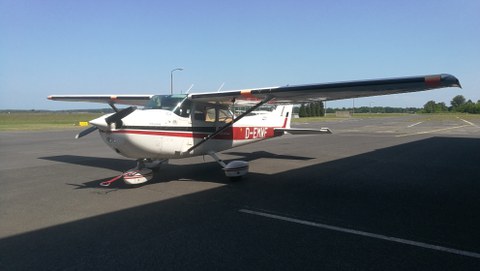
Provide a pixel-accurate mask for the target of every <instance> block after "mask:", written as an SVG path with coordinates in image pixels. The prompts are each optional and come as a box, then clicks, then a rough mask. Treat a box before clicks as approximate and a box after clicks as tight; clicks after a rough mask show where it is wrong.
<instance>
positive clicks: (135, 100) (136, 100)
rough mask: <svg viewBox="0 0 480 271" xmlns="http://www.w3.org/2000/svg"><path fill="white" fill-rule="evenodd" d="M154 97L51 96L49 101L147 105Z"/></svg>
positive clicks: (147, 95)
mask: <svg viewBox="0 0 480 271" xmlns="http://www.w3.org/2000/svg"><path fill="white" fill-rule="evenodd" d="M152 96H153V95H149V94H146V95H51V96H48V99H49V100H53V101H65V102H90V103H105V104H110V105H113V104H127V105H138V106H143V105H145V103H146V102H148V100H150V98H151V97H152Z"/></svg>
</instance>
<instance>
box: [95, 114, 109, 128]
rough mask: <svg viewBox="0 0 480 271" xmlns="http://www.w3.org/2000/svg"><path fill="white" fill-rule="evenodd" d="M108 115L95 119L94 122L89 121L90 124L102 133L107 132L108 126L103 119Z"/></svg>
mask: <svg viewBox="0 0 480 271" xmlns="http://www.w3.org/2000/svg"><path fill="white" fill-rule="evenodd" d="M108 116H109V115H105V116H101V117H99V118H96V119H94V120H91V121H90V124H92V125H94V126H96V127H97V128H98V129H100V130H102V131H106V130H109V129H110V127H109V125H108V124H107V122H106V121H105V119H106V118H107V117H108Z"/></svg>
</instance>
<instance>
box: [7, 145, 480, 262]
mask: <svg viewBox="0 0 480 271" xmlns="http://www.w3.org/2000/svg"><path fill="white" fill-rule="evenodd" d="M478 150H480V140H479V139H475V138H447V137H432V138H427V139H423V140H419V141H414V142H410V143H406V144H402V145H397V146H392V147H388V148H384V149H379V150H373V151H371V152H368V153H363V154H360V155H356V156H352V157H347V158H343V159H339V160H335V161H330V162H325V163H321V164H316V165H312V166H307V167H303V168H299V169H294V170H290V171H285V172H281V173H278V174H272V175H267V174H258V173H254V174H251V175H250V176H249V178H248V180H247V181H244V182H243V181H242V182H237V183H233V184H229V185H225V186H222V187H218V188H215V189H210V190H207V191H202V192H198V193H193V194H189V195H185V196H181V197H177V198H173V199H169V200H165V201H159V202H154V203H150V204H146V205H143V206H139V207H133V208H130V209H126V210H121V211H117V212H112V213H109V214H105V215H100V216H96V217H91V218H86V219H82V220H79V221H74V222H71V223H66V224H62V225H56V226H52V227H49V228H46V229H41V230H37V231H33V232H28V233H24V234H20V235H17V236H12V237H8V238H4V239H1V240H0V269H2V270H19V269H35V270H42V269H43V270H52V269H73V270H77V269H89V270H90V269H102V270H119V269H122V270H127V269H128V270H132V269H157V270H158V269H162V270H163V269H167V270H171V269H177V270H198V269H202V270H206V269H208V270H212V269H220V270H225V269H227V270H231V269H235V270H238V269H247V270H252V269H262V270H265V269H267V270H298V269H302V270H305V269H310V270H338V269H348V270H365V269H368V270H479V269H478V267H479V266H480V260H479V259H475V258H469V257H464V256H458V255H452V254H448V253H444V252H438V251H431V250H428V249H424V248H423V249H422V248H417V247H414V246H409V245H400V244H396V243H390V242H386V241H379V240H374V239H369V238H367V237H359V236H355V235H350V234H347V233H338V232H334V231H328V230H323V229H317V228H313V227H308V226H302V225H297V224H294V223H290V222H284V221H276V220H272V219H268V218H263V217H256V216H252V215H248V214H243V213H239V212H238V210H239V209H241V208H250V209H256V210H263V211H268V212H272V213H278V214H282V215H285V214H286V215H288V216H293V217H298V218H301V219H305V220H309V221H315V222H318V223H325V224H329V225H335V226H339V227H346V228H354V229H358V230H362V231H366V232H372V233H378V234H383V235H386V236H395V237H399V238H404V239H409V240H415V241H419V242H425V243H429V244H436V245H440V246H446V247H453V248H456V249H462V250H467V251H473V252H477V253H479V252H480V235H479V234H478V229H480V171H479V168H478V165H479V164H480V152H479V151H478ZM64 158H68V159H64ZM70 158H72V157H70ZM70 158H69V157H68V156H64V157H63V158H61V157H50V158H43V159H51V160H55V161H60V160H61V159H63V160H65V161H67V162H68V161H70V160H71V161H72V162H76V163H77V162H80V163H83V164H84V165H91V166H95V165H98V164H102V166H105V165H106V166H107V167H112V168H113V169H116V170H122V169H124V165H127V164H128V165H130V162H128V163H127V162H125V161H124V160H119V161H108V159H107V160H103V159H97V160H95V159H93V160H90V159H78V160H76V159H70ZM77 158H78V157H77ZM74 160H76V161H74ZM113 160H115V159H113ZM117 162H118V163H119V164H116V163H117ZM278 163H281V161H280V162H278ZM214 167H217V165H216V164H215V165H214V164H213V163H207V165H205V164H199V165H187V169H185V166H178V169H177V166H175V167H172V168H169V169H166V171H167V172H168V171H172V172H173V171H177V170H182V171H181V172H182V174H183V173H186V174H188V175H189V178H191V179H193V180H200V181H201V180H204V179H207V178H212V177H213V178H224V176H223V173H222V172H219V171H217V170H215V171H214V170H213V168H214ZM170 169H173V170H170ZM212 172H219V173H212ZM169 174H173V173H169ZM201 174H207V177H206V178H203V177H199V175H200V176H201ZM176 176H177V178H178V172H177V174H176ZM167 179H168V178H167Z"/></svg>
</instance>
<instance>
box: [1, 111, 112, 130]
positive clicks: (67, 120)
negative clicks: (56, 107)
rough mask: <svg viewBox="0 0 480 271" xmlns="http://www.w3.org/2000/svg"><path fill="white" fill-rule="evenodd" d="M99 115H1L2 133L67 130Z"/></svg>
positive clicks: (60, 113)
mask: <svg viewBox="0 0 480 271" xmlns="http://www.w3.org/2000/svg"><path fill="white" fill-rule="evenodd" d="M101 115H102V114H99V113H68V112H53V113H10V114H9V113H0V131H18V130H44V129H67V128H72V129H74V128H75V127H77V126H78V123H79V122H80V121H89V120H92V119H95V118H98V117H99V116H101Z"/></svg>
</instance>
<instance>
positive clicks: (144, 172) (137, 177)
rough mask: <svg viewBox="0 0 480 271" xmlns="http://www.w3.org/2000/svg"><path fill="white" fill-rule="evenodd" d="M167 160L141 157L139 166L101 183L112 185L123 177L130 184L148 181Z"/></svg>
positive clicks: (138, 162)
mask: <svg viewBox="0 0 480 271" xmlns="http://www.w3.org/2000/svg"><path fill="white" fill-rule="evenodd" d="M167 161H168V160H160V161H151V160H147V159H139V160H137V166H136V167H135V168H132V169H129V170H127V171H125V172H124V173H122V174H121V175H119V176H117V177H115V178H113V179H111V180H108V181H105V182H101V183H100V185H101V186H110V185H111V184H112V183H113V182H115V181H117V180H119V179H121V178H123V181H124V182H125V183H126V184H128V185H138V184H142V183H146V182H148V181H150V180H151V179H152V178H153V175H154V171H155V172H158V170H159V169H160V166H161V165H162V164H163V163H165V162H167Z"/></svg>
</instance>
